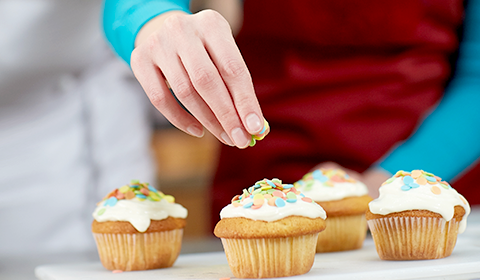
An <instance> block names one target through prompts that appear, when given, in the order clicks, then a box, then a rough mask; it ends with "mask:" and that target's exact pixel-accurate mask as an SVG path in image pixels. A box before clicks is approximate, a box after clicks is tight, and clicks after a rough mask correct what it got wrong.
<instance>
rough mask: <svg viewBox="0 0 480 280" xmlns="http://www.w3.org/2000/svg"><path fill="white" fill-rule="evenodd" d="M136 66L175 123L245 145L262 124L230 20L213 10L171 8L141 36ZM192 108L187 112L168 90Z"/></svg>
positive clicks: (148, 90)
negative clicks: (206, 130) (180, 10)
mask: <svg viewBox="0 0 480 280" xmlns="http://www.w3.org/2000/svg"><path fill="white" fill-rule="evenodd" d="M136 45H137V47H136V48H135V50H134V51H133V52H132V57H131V66H132V70H133V72H134V74H135V76H136V78H137V79H138V81H139V82H140V84H141V85H142V87H143V89H144V91H145V92H146V94H147V95H148V97H149V98H150V101H151V102H152V104H153V105H154V106H155V107H156V108H157V109H158V110H159V111H160V112H161V113H162V114H163V115H164V116H165V117H166V118H167V119H168V120H169V121H170V122H171V123H172V124H173V125H175V126H176V127H178V128H179V129H181V130H183V131H184V132H186V133H188V134H191V135H193V136H197V137H202V136H203V134H204V131H203V127H205V128H206V129H208V130H209V131H210V132H211V133H212V134H213V135H215V136H216V137H217V138H218V139H219V140H220V141H221V142H223V143H224V144H227V145H230V146H237V147H239V148H246V147H247V146H248V145H249V143H250V140H251V135H254V134H258V133H259V132H260V131H261V130H262V128H263V123H264V122H263V120H264V119H263V115H262V112H261V109H260V105H259V104H258V100H257V98H256V95H255V92H254V89H253V84H252V80H251V77H250V73H249V71H248V69H247V67H246V65H245V62H244V61H243V58H242V56H241V54H240V51H239V50H238V48H237V46H236V44H235V41H234V38H233V35H232V31H231V29H230V26H229V25H228V23H227V21H226V20H225V19H224V18H223V17H222V16H221V15H220V14H219V13H217V12H215V11H213V10H205V11H201V12H199V13H197V14H193V15H188V14H185V13H183V12H179V11H173V12H166V13H164V14H162V15H160V16H158V17H156V18H154V19H153V20H150V21H149V22H148V23H147V24H146V25H145V26H144V27H143V28H142V30H141V31H140V33H139V34H138V36H137V39H136ZM168 85H169V86H171V89H172V90H173V92H174V93H175V96H176V97H177V99H178V100H179V101H180V102H181V103H182V104H183V105H184V106H185V108H187V109H188V111H190V113H191V115H190V114H189V113H188V112H186V111H185V110H184V109H183V108H182V107H181V106H180V105H179V104H178V103H177V101H176V100H175V98H174V96H172V94H171V93H170V91H169V88H168Z"/></svg>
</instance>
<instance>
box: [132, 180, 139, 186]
mask: <svg viewBox="0 0 480 280" xmlns="http://www.w3.org/2000/svg"><path fill="white" fill-rule="evenodd" d="M130 184H132V185H133V184H140V181H139V180H130Z"/></svg>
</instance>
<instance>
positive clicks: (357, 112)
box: [212, 0, 480, 223]
mask: <svg viewBox="0 0 480 280" xmlns="http://www.w3.org/2000/svg"><path fill="white" fill-rule="evenodd" d="M462 14H463V6H462V1H461V0H451V1H449V0H443V1H438V0H402V1H385V0H364V1H355V0H342V1H340V0H336V1H328V0H325V1H322V0H288V1H287V0H284V1H276V0H246V1H245V14H244V17H245V19H244V25H243V28H242V30H241V32H240V34H239V36H238V38H237V43H238V45H239V47H240V50H241V51H242V54H243V56H244V58H245V60H246V63H247V65H248V67H249V69H250V71H251V74H252V78H253V82H254V85H255V90H256V93H257V96H258V99H259V101H260V104H261V106H262V110H263V113H264V115H265V118H266V119H267V120H268V122H269V123H270V126H271V132H270V134H269V135H268V136H267V137H266V138H265V140H263V141H259V142H257V144H256V146H255V147H253V148H247V149H245V150H239V149H237V148H231V147H227V146H223V147H222V149H221V154H220V159H219V165H218V170H217V173H216V176H215V178H214V183H213V189H214V194H215V196H214V198H213V207H212V222H213V223H216V222H217V221H218V219H219V216H218V213H219V212H220V210H221V209H222V208H223V207H224V206H225V205H227V204H228V203H229V202H230V199H231V198H232V197H233V196H234V195H235V194H238V193H241V190H242V189H244V188H246V187H249V186H251V185H253V184H254V183H255V182H256V181H257V180H260V179H263V178H274V177H276V178H280V179H282V180H283V181H284V182H286V183H293V182H295V181H297V180H298V179H300V178H301V177H302V176H303V175H304V174H305V173H307V172H309V171H310V169H311V168H313V167H314V166H315V165H317V164H318V163H320V162H324V161H334V162H337V163H339V164H341V165H342V166H344V167H346V168H350V169H353V170H356V171H359V172H362V171H364V170H365V169H367V168H368V167H369V166H370V165H371V164H372V163H374V162H375V161H377V160H379V159H380V158H381V157H382V156H383V155H385V154H386V153H387V152H388V151H389V150H390V149H391V148H392V146H394V145H395V144H396V143H397V142H398V141H401V140H404V139H406V138H407V137H408V136H409V135H410V134H411V133H412V132H413V130H414V129H415V128H416V127H417V125H418V123H419V121H421V119H422V117H424V115H425V114H426V113H427V112H428V111H429V110H430V109H431V108H432V106H433V105H435V104H436V103H437V102H438V101H439V99H440V98H441V96H442V93H443V89H444V86H445V83H446V82H447V80H448V78H449V76H450V69H451V67H450V63H449V56H450V55H451V54H452V53H453V52H454V51H455V50H456V48H457V46H458V40H457V34H456V31H457V28H458V27H459V25H460V24H461V21H462ZM477 174H478V173H477ZM457 183H459V184H460V183H461V180H460V181H458V182H457ZM454 187H457V189H458V190H459V192H461V193H462V190H463V189H462V186H460V185H454ZM465 195H466V196H467V199H469V197H468V195H467V194H466V193H465ZM476 202H478V203H480V201H476Z"/></svg>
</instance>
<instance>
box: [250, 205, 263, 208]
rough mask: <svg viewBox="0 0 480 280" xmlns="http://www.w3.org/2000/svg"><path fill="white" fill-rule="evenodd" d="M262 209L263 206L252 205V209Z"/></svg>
mask: <svg viewBox="0 0 480 280" xmlns="http://www.w3.org/2000/svg"><path fill="white" fill-rule="evenodd" d="M260 207H262V205H252V207H250V209H259V208H260Z"/></svg>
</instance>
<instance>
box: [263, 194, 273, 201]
mask: <svg viewBox="0 0 480 280" xmlns="http://www.w3.org/2000/svg"><path fill="white" fill-rule="evenodd" d="M263 197H264V198H266V199H267V200H269V199H270V198H272V197H273V196H272V195H271V194H264V195H263Z"/></svg>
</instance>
